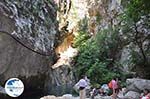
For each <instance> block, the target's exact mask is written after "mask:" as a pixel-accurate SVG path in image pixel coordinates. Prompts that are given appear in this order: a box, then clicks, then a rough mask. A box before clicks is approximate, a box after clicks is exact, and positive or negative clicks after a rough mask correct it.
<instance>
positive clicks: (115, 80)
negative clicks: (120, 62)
mask: <svg viewBox="0 0 150 99" xmlns="http://www.w3.org/2000/svg"><path fill="white" fill-rule="evenodd" d="M110 84H111V85H110ZM110 84H109V87H110V86H111V87H110V89H112V92H113V94H112V99H116V97H117V94H118V93H119V86H118V78H113V79H112V80H111V82H110Z"/></svg>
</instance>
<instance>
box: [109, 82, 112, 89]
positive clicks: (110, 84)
mask: <svg viewBox="0 0 150 99" xmlns="http://www.w3.org/2000/svg"><path fill="white" fill-rule="evenodd" d="M108 87H109V88H110V89H112V82H111V81H110V82H109V83H108Z"/></svg>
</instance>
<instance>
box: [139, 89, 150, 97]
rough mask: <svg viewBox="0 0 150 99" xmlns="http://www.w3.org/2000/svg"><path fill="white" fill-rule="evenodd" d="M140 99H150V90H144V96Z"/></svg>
mask: <svg viewBox="0 0 150 99" xmlns="http://www.w3.org/2000/svg"><path fill="white" fill-rule="evenodd" d="M140 99H150V92H149V90H148V89H144V90H143V94H142V96H141V97H140Z"/></svg>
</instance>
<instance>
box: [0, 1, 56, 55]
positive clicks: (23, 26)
mask: <svg viewBox="0 0 150 99" xmlns="http://www.w3.org/2000/svg"><path fill="white" fill-rule="evenodd" d="M0 13H1V28H0V30H1V31H6V32H8V33H9V34H11V35H13V36H15V37H16V38H18V39H19V40H20V41H21V42H23V43H26V45H28V46H29V47H31V48H32V49H34V50H36V51H40V52H44V53H50V51H51V50H53V49H54V46H55V40H56V35H57V34H58V31H57V28H58V25H57V21H56V5H55V3H54V2H53V1H48V0H44V1H41V0H37V1H30V0H26V1H15V0H2V1H1V2H0Z"/></svg>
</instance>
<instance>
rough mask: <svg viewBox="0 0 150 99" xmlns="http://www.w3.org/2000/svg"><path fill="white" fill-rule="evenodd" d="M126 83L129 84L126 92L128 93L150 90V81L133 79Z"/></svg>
mask: <svg viewBox="0 0 150 99" xmlns="http://www.w3.org/2000/svg"><path fill="white" fill-rule="evenodd" d="M126 83H127V88H126V89H127V90H126V92H128V91H135V92H142V90H144V89H149V90H150V80H146V79H139V78H133V79H127V80H126Z"/></svg>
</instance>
